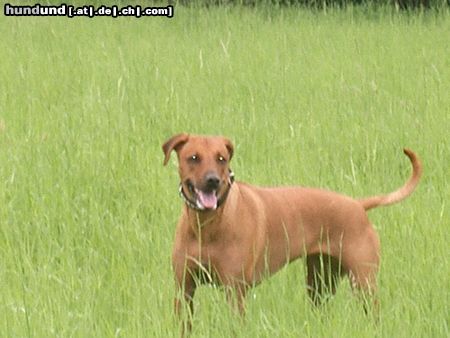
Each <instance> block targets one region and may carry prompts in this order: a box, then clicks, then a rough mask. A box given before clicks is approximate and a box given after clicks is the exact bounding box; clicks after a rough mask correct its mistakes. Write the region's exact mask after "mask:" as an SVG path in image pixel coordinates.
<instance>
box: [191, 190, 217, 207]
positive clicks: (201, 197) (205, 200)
mask: <svg viewBox="0 0 450 338" xmlns="http://www.w3.org/2000/svg"><path fill="white" fill-rule="evenodd" d="M194 191H195V194H196V202H197V206H198V207H199V208H200V209H212V210H215V209H216V208H217V195H216V191H215V190H213V191H211V192H206V191H201V190H198V189H195V188H194Z"/></svg>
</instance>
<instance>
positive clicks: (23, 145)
mask: <svg viewBox="0 0 450 338" xmlns="http://www.w3.org/2000/svg"><path fill="white" fill-rule="evenodd" d="M449 19H450V17H449V13H448V12H447V11H441V12H436V11H431V12H429V13H423V12H418V13H415V14H414V13H409V12H408V13H398V12H396V11H395V10H393V9H390V8H379V9H372V10H370V11H366V10H365V9H364V8H358V7H348V8H347V9H345V10H341V11H339V10H329V11H318V12H311V11H309V10H306V9H298V8H287V7H286V8H283V7H282V8H277V9H275V8H272V7H256V8H254V7H245V8H240V7H214V8H209V9H208V8H183V7H177V8H176V9H175V17H174V18H172V19H167V18H141V19H133V18H121V19H110V18H95V19H87V18H86V19H84V18H79V19H67V18H36V17H34V18H31V17H30V18H13V17H7V18H6V17H2V18H1V20H0V32H1V36H2V38H1V40H0V60H1V62H0V163H1V165H0V184H1V187H0V286H1V287H0V313H1V314H2V315H1V316H0V336H2V337H69V336H73V337H113V336H118V337H120V336H123V337H170V336H177V335H178V328H177V325H176V321H175V320H174V318H173V315H172V303H173V302H172V298H173V295H174V289H173V286H174V285H173V280H172V272H171V267H170V255H171V245H172V240H173V234H174V229H175V224H176V221H177V219H178V215H179V212H180V209H181V205H182V202H181V200H180V199H179V198H178V194H177V186H178V177H177V170H176V161H175V159H174V160H173V161H171V162H170V163H169V165H168V167H167V168H164V167H163V166H162V160H163V156H162V152H161V148H160V147H161V144H162V143H163V141H165V140H166V139H167V138H168V137H170V136H171V135H172V134H174V133H177V132H181V131H188V132H192V133H202V134H223V135H226V136H228V137H229V138H231V139H232V140H233V141H234V143H235V148H236V149H235V158H234V159H233V161H232V168H233V170H234V172H235V174H236V177H237V179H238V180H243V181H247V182H252V183H254V184H259V185H278V184H286V185H287V184H300V185H306V186H319V187H324V188H329V189H332V190H337V191H341V192H343V193H345V194H348V195H351V196H366V195H372V194H376V193H382V192H388V191H392V190H393V189H394V188H396V187H397V186H400V185H401V184H402V183H403V182H404V181H405V180H406V178H407V177H408V176H409V172H410V165H409V163H408V160H407V158H406V157H405V156H404V155H403V154H402V148H403V147H410V148H412V149H414V150H415V151H416V152H417V153H418V154H419V156H420V157H421V158H422V161H423V163H424V177H423V180H422V182H421V184H420V186H419V187H418V189H417V191H416V192H415V193H414V194H413V195H412V196H411V197H410V198H409V199H408V200H406V201H404V202H402V203H401V204H399V205H396V206H392V207H389V208H381V209H378V210H375V211H371V212H370V218H371V219H372V221H373V223H374V224H375V226H376V228H377V230H378V231H379V234H380V237H381V242H382V267H381V272H380V275H379V285H380V300H381V321H380V324H379V325H378V326H375V325H373V324H372V323H371V322H370V321H369V320H368V319H367V318H366V317H365V316H364V314H363V313H362V311H361V304H359V303H358V301H357V300H356V299H355V298H354V297H351V291H350V288H349V287H348V283H346V282H344V283H342V285H341V288H339V291H338V294H337V296H336V297H335V298H333V299H332V300H331V301H330V302H329V303H328V305H327V306H325V307H324V308H323V309H321V310H319V311H315V310H314V309H313V308H312V307H311V306H310V305H309V303H308V300H307V296H306V291H305V285H304V269H303V265H302V264H301V263H300V262H296V263H294V264H292V265H290V266H288V267H286V268H285V269H283V270H282V271H281V272H279V273H278V274H277V275H275V276H273V277H272V278H270V279H268V280H266V281H265V282H263V283H262V284H261V285H260V286H258V287H257V288H255V289H254V290H253V291H252V292H251V293H250V295H249V297H248V301H247V305H248V313H247V317H246V320H245V321H244V322H240V321H239V320H238V319H237V318H236V317H235V315H234V314H233V313H232V311H230V309H229V307H228V306H227V304H226V301H225V299H224V298H225V297H224V295H223V293H222V292H220V291H218V290H215V289H214V288H212V287H204V288H201V289H200V290H199V292H198V294H197V295H196V301H195V303H196V307H197V313H196V315H195V320H194V337H207V336H210V337H230V336H233V335H234V336H238V337H273V336H274V335H275V336H280V337H300V336H302V337H353V336H354V337H373V336H382V337H448V336H449V317H448V314H449V313H450V311H449V306H448V305H449V293H448V292H449V289H450V282H449V275H450V271H449V264H448V243H449V242H450V241H449V240H450V238H449V225H450V224H449V213H448V207H449V206H448V197H449V195H448V192H449V191H450V185H449V182H448V179H449V176H448V173H449V171H448V169H449V167H450V151H449V150H450V149H449V141H448V131H449V130H450V123H449V116H450V95H449V93H450V90H449V88H450V57H449V55H450V44H449V32H450V20H449Z"/></svg>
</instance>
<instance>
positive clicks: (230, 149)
mask: <svg viewBox="0 0 450 338" xmlns="http://www.w3.org/2000/svg"><path fill="white" fill-rule="evenodd" d="M223 143H225V147H227V150H228V153H229V154H230V160H231V158H232V157H233V153H234V146H233V143H231V141H230V140H229V139H227V138H225V137H224V138H223Z"/></svg>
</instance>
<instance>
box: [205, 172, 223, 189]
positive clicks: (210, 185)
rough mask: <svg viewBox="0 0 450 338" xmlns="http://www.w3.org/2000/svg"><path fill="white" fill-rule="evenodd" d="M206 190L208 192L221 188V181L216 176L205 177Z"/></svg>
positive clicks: (208, 175)
mask: <svg viewBox="0 0 450 338" xmlns="http://www.w3.org/2000/svg"><path fill="white" fill-rule="evenodd" d="M205 181H206V188H207V189H208V190H216V189H217V188H218V187H219V183H220V179H219V177H218V176H217V175H216V174H213V173H210V174H207V175H206V177H205Z"/></svg>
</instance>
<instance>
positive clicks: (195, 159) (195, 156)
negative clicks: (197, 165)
mask: <svg viewBox="0 0 450 338" xmlns="http://www.w3.org/2000/svg"><path fill="white" fill-rule="evenodd" d="M199 160H200V159H199V158H198V156H197V155H192V156H191V157H189V161H190V162H198V161H199Z"/></svg>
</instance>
